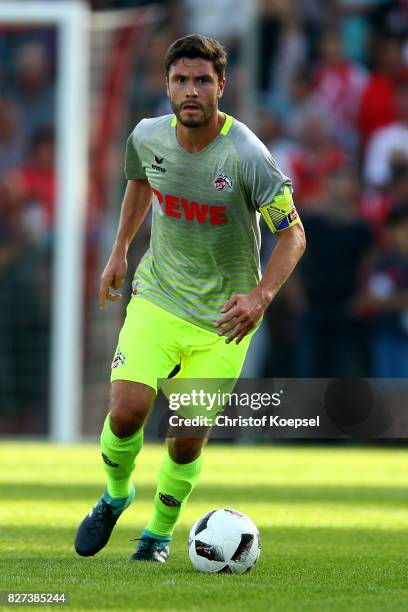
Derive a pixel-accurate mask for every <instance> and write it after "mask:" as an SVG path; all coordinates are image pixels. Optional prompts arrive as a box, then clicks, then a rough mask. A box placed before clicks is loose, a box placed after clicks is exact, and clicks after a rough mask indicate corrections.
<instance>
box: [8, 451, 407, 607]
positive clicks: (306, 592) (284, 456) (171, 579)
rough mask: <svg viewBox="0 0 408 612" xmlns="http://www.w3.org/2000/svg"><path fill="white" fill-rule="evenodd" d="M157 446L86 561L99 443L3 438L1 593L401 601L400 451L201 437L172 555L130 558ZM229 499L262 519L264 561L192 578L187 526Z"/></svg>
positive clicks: (96, 600) (120, 600)
mask: <svg viewBox="0 0 408 612" xmlns="http://www.w3.org/2000/svg"><path fill="white" fill-rule="evenodd" d="M162 453H163V449H162V448H161V447H157V446H146V447H145V448H144V450H143V452H142V454H141V455H140V457H139V460H138V467H137V470H136V473H135V482H136V484H137V486H138V493H137V501H136V502H135V503H134V504H133V505H132V506H131V508H130V509H129V510H128V511H127V512H126V513H125V514H124V515H123V516H122V517H121V519H120V522H119V524H118V525H117V527H116V529H115V531H114V533H113V536H112V539H111V541H110V542H109V544H108V546H107V547H106V548H105V549H104V550H103V551H102V552H101V553H99V555H97V556H96V557H93V558H88V559H84V558H79V557H77V556H76V555H75V553H74V551H73V547H72V541H73V538H74V534H75V529H76V526H77V524H78V523H79V521H80V520H81V519H82V518H83V516H84V515H85V513H86V512H87V511H88V510H89V508H90V506H91V505H92V504H93V503H94V501H95V500H96V498H97V497H98V496H99V495H100V494H101V490H102V488H103V473H102V470H101V469H100V465H99V458H98V450H97V447H96V445H81V446H69V447H64V446H51V445H46V444H31V443H30V444H28V443H24V444H15V443H2V445H1V448H0V466H1V468H0V497H1V502H0V516H1V525H0V590H15V591H27V590H29V591H49V590H54V591H59V590H63V591H66V592H68V593H69V597H70V603H69V606H68V609H70V610H85V609H94V610H166V611H167V610H178V611H184V610H204V611H205V612H207V611H212V610H214V611H215V610H217V611H221V610H231V611H234V612H235V611H241V610H245V611H250V612H253V611H256V612H259V611H261V610H262V611H263V610H282V611H287V610H289V611H291V610H299V611H304V610H306V611H307V612H309V611H315V610H316V611H317V610H319V611H324V612H327V611H332V610H334V611H337V610H347V612H348V611H350V610H355V611H358V612H360V611H365V610H367V611H370V612H373V611H376V610H378V611H380V610H381V611H383V610H392V611H397V610H401V611H402V610H404V611H406V610H407V608H408V488H407V478H408V476H407V475H408V452H407V451H406V450H403V449H397V450H390V449H386V450H383V449H381V450H379V449H350V448H329V449H327V448H306V447H301V448H287V447H286V448H282V447H278V448H273V447H242V446H225V447H215V446H210V447H208V448H207V450H206V460H205V464H204V470H203V475H202V478H201V481H200V483H199V485H198V487H197V489H196V490H195V491H194V492H193V494H192V496H191V498H190V501H189V504H188V506H187V508H186V511H185V513H184V515H183V516H182V518H181V520H180V524H179V526H178V528H177V531H176V534H175V538H174V541H173V542H172V546H171V557H170V559H169V561H168V562H167V563H166V564H165V565H163V566H162V565H160V566H157V565H154V564H138V563H130V562H129V561H128V560H127V559H128V556H129V555H130V554H131V552H132V551H133V548H134V543H132V542H130V541H129V540H130V539H131V538H135V537H138V535H139V531H140V530H141V528H142V527H143V526H144V524H145V523H146V522H147V520H148V517H149V514H150V511H151V500H152V497H153V494H154V483H155V476H156V473H157V468H158V465H159V463H160V460H161V457H162ZM225 506H226V507H236V508H238V509H239V510H241V511H243V512H245V513H246V514H248V515H249V516H250V517H251V518H252V519H253V520H254V521H255V523H256V524H257V525H258V527H259V529H260V532H261V536H262V544H263V548H262V554H261V558H260V560H259V562H258V564H257V566H256V567H255V569H254V571H253V572H251V573H250V574H247V575H244V576H234V575H232V576H230V575H216V576H212V575H201V574H199V573H197V572H195V571H194V569H193V568H192V566H191V564H190V561H189V559H188V555H187V546H186V542H187V534H188V531H189V528H190V526H191V524H192V523H193V522H194V520H195V519H196V518H198V517H199V516H200V515H201V514H204V513H205V512H207V511H208V510H211V509H214V508H217V507H225ZM2 609H5V608H2ZM7 609H11V608H7ZM36 609H39V608H38V607H37V608H36ZM41 609H44V608H41Z"/></svg>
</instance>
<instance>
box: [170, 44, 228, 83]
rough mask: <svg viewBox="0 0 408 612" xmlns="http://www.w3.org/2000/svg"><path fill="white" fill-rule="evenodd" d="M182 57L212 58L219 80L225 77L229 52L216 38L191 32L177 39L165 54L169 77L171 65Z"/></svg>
mask: <svg viewBox="0 0 408 612" xmlns="http://www.w3.org/2000/svg"><path fill="white" fill-rule="evenodd" d="M181 57H188V58H189V59H195V58H197V57H202V58H203V59H206V60H210V61H211V62H212V63H213V64H214V68H215V71H216V73H217V75H218V80H219V81H221V80H222V79H223V78H224V77H225V69H226V67H227V52H226V51H225V49H224V47H223V46H222V45H221V43H219V42H218V40H215V39H214V38H208V37H207V36H202V35H201V34H191V35H190V36H184V37H183V38H178V39H177V40H175V41H174V43H172V44H171V45H170V47H169V48H168V49H167V52H166V55H165V56H164V66H165V69H166V77H167V78H168V76H169V71H170V67H171V65H172V64H174V62H175V61H177V60H178V59H180V58H181Z"/></svg>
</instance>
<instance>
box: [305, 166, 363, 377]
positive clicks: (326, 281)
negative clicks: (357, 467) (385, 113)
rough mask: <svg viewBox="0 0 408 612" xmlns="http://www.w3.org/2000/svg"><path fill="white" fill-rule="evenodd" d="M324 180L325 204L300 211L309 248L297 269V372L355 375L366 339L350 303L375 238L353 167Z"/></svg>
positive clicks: (311, 374) (313, 374) (361, 370)
mask: <svg viewBox="0 0 408 612" xmlns="http://www.w3.org/2000/svg"><path fill="white" fill-rule="evenodd" d="M325 182H326V194H327V195H326V202H325V205H324V206H323V207H322V209H321V210H320V211H318V212H311V213H310V214H305V215H303V223H304V226H305V231H306V236H307V241H308V247H307V249H306V253H305V255H304V257H303V259H302V260H301V262H300V268H299V273H300V275H301V279H302V286H303V291H304V302H305V304H306V307H305V311H304V313H303V316H302V317H301V319H300V321H299V323H300V325H299V332H298V337H297V355H296V360H297V364H298V375H299V376H301V377H315V376H327V377H332V376H355V375H356V376H359V375H361V373H362V372H363V371H364V365H365V364H364V355H363V354H361V348H362V347H363V345H364V343H363V337H362V330H361V326H360V325H359V324H358V322H357V320H356V319H355V318H354V317H353V315H352V311H351V304H352V300H353V298H354V297H355V296H356V294H357V291H358V287H359V273H360V270H361V266H362V265H363V262H364V260H365V258H366V257H367V256H368V254H369V252H370V249H371V247H372V244H373V239H372V235H371V233H370V231H369V229H368V227H367V225H366V224H365V223H364V222H363V221H362V220H361V219H360V218H359V215H358V199H359V193H360V191H359V183H358V179H357V176H356V174H355V173H354V171H353V170H352V169H351V168H350V167H347V168H344V167H343V168H342V169H338V170H335V171H332V172H331V173H330V174H329V175H328V176H327V178H326V181H325ZM297 301H298V302H299V303H300V300H299V298H298V297H297Z"/></svg>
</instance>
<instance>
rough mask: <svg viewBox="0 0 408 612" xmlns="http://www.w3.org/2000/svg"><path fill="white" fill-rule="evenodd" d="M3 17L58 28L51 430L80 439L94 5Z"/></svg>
mask: <svg viewBox="0 0 408 612" xmlns="http://www.w3.org/2000/svg"><path fill="white" fill-rule="evenodd" d="M0 24H12V25H16V24H18V25H22V26H26V25H35V26H44V25H47V26H49V25H51V26H55V27H56V28H57V32H58V66H57V84H56V85H57V104H56V112H57V121H56V168H57V210H56V227H55V243H54V244H55V246H54V252H53V273H52V285H51V287H52V300H51V351H50V359H51V361H50V400H49V401H50V427H49V432H50V437H51V439H52V440H55V441H60V442H72V441H74V440H76V439H78V437H79V436H80V426H81V423H80V421H81V395H82V349H81V347H82V342H83V341H82V337H83V336H82V310H83V306H82V305H83V282H84V275H83V251H84V222H85V221H84V217H85V214H84V213H85V210H86V197H87V185H86V182H87V176H88V168H87V165H88V134H89V130H88V128H87V123H86V122H87V112H88V100H89V98H88V95H89V82H88V78H89V9H88V7H87V5H86V4H85V3H83V2H80V1H76V2H70V1H65V0H61V1H59V2H53V1H44V2H30V1H24V0H23V1H19V2H7V1H6V2H1V3H0ZM67 126H70V127H71V129H67ZM27 409H29V407H27Z"/></svg>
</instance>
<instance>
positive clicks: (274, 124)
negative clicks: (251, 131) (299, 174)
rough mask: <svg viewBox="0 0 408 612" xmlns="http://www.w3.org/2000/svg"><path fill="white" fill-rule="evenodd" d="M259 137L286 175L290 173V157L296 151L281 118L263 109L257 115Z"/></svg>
mask: <svg viewBox="0 0 408 612" xmlns="http://www.w3.org/2000/svg"><path fill="white" fill-rule="evenodd" d="M257 122H258V130H257V134H258V137H259V138H260V139H261V140H262V142H263V143H264V144H265V145H266V147H267V148H268V149H269V152H270V153H271V155H272V157H273V158H274V159H275V161H276V163H277V164H278V166H279V168H280V169H281V170H282V172H283V173H284V174H289V172H290V156H291V154H292V153H293V152H294V150H295V143H294V142H293V141H292V140H291V139H290V138H288V136H287V135H286V133H285V129H284V125H283V123H282V121H280V119H279V117H278V116H277V115H276V114H274V113H272V112H268V111H267V110H265V109H261V110H259V111H258V114H257Z"/></svg>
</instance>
